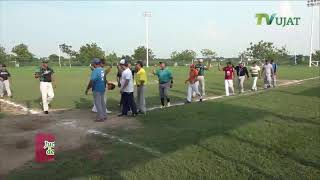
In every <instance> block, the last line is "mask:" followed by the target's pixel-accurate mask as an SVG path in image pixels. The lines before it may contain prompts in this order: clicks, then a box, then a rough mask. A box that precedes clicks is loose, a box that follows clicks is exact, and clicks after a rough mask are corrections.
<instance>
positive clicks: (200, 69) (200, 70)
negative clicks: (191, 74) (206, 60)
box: [196, 59, 209, 96]
mask: <svg viewBox="0 0 320 180" xmlns="http://www.w3.org/2000/svg"><path fill="white" fill-rule="evenodd" d="M196 70H197V71H198V77H197V79H198V81H197V82H196V85H197V86H198V89H199V92H200V94H201V96H205V95H206V92H205V80H204V71H205V70H209V68H208V67H207V66H206V65H204V64H203V59H199V61H198V64H196Z"/></svg>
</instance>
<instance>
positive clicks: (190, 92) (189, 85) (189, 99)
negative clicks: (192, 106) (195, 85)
mask: <svg viewBox="0 0 320 180" xmlns="http://www.w3.org/2000/svg"><path fill="white" fill-rule="evenodd" d="M192 95H193V91H192V87H191V84H190V83H189V84H188V87H187V101H188V102H191V101H192Z"/></svg>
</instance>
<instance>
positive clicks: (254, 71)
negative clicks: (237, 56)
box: [250, 62, 260, 91]
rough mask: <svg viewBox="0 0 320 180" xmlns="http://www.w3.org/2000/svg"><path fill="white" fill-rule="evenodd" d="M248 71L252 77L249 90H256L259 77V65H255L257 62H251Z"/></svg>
mask: <svg viewBox="0 0 320 180" xmlns="http://www.w3.org/2000/svg"><path fill="white" fill-rule="evenodd" d="M250 72H251V77H252V79H253V83H252V88H251V90H252V91H257V90H258V88H257V80H258V78H260V67H259V66H258V65H257V62H253V64H252V66H251V67H250Z"/></svg>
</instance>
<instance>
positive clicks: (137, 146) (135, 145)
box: [87, 129, 161, 156]
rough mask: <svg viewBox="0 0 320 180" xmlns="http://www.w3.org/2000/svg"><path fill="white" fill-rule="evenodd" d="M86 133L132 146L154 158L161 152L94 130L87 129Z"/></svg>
mask: <svg viewBox="0 0 320 180" xmlns="http://www.w3.org/2000/svg"><path fill="white" fill-rule="evenodd" d="M87 132H88V133H89V134H94V135H99V136H102V137H105V138H109V139H114V140H116V141H119V142H121V143H124V144H128V145H131V146H134V147H136V148H138V149H142V150H144V151H146V152H149V153H151V154H153V155H155V156H160V155H161V152H159V151H156V150H153V149H151V148H149V147H145V146H142V145H140V144H136V143H134V142H130V141H127V140H124V139H122V138H119V137H117V136H114V135H111V134H107V133H103V132H101V131H98V130H95V129H89V130H88V131H87Z"/></svg>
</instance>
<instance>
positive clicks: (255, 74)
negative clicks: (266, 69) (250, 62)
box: [250, 66, 260, 77]
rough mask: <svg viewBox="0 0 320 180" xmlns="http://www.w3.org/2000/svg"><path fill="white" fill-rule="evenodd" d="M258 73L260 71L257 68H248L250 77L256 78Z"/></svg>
mask: <svg viewBox="0 0 320 180" xmlns="http://www.w3.org/2000/svg"><path fill="white" fill-rule="evenodd" d="M259 71H260V67H259V66H251V68H250V72H251V76H252V77H258V75H259Z"/></svg>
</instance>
